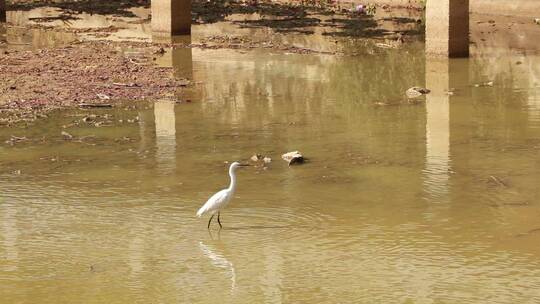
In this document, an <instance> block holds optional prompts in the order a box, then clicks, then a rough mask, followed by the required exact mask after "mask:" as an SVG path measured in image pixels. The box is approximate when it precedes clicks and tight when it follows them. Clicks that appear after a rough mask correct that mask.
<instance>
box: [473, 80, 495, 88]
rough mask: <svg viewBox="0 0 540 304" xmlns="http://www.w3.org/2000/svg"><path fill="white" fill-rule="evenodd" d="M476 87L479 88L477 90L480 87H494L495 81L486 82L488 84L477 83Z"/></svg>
mask: <svg viewBox="0 0 540 304" xmlns="http://www.w3.org/2000/svg"><path fill="white" fill-rule="evenodd" d="M474 86H475V87H477V88H479V87H492V86H493V81H486V82H482V83H477V84H475V85H474Z"/></svg>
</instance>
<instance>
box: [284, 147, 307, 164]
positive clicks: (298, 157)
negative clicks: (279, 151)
mask: <svg viewBox="0 0 540 304" xmlns="http://www.w3.org/2000/svg"><path fill="white" fill-rule="evenodd" d="M281 158H283V160H284V161H286V162H288V163H289V166H291V165H296V164H303V163H304V161H305V159H304V156H303V155H302V153H300V152H298V151H292V152H287V153H285V154H283V155H281Z"/></svg>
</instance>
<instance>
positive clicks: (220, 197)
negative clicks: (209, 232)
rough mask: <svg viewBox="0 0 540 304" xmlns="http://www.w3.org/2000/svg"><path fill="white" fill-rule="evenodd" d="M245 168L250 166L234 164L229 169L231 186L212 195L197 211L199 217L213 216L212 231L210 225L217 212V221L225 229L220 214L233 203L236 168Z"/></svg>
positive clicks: (209, 221)
mask: <svg viewBox="0 0 540 304" xmlns="http://www.w3.org/2000/svg"><path fill="white" fill-rule="evenodd" d="M243 166H248V165H242V164H240V163H239V162H234V163H232V164H231V166H230V167H229V176H230V177H231V184H230V185H229V188H227V189H223V190H221V191H219V192H217V193H216V194H214V195H212V197H210V198H209V199H208V201H206V203H205V204H204V205H203V206H202V207H201V209H199V211H197V216H198V217H201V216H202V215H203V214H206V213H210V214H212V216H211V217H210V220H208V229H210V223H211V222H212V219H213V218H214V215H215V214H216V212H217V215H218V218H217V220H218V224H219V227H220V228H223V226H221V221H220V220H219V213H220V211H221V209H223V208H225V206H227V205H228V204H229V202H230V201H231V199H232V198H233V196H234V190H235V189H236V175H235V171H236V168H238V167H243Z"/></svg>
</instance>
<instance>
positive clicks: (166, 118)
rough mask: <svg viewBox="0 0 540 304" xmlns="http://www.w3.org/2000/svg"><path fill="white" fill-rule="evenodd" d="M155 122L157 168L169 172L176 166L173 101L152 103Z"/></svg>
mask: <svg viewBox="0 0 540 304" xmlns="http://www.w3.org/2000/svg"><path fill="white" fill-rule="evenodd" d="M154 119H155V124H156V147H157V151H156V160H157V166H158V170H160V171H164V172H165V173H170V172H171V171H174V168H176V118H175V113H174V101H169V100H160V101H157V102H156V103H154Z"/></svg>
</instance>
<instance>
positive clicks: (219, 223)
mask: <svg viewBox="0 0 540 304" xmlns="http://www.w3.org/2000/svg"><path fill="white" fill-rule="evenodd" d="M217 222H218V224H219V228H223V226H221V222H220V221H219V212H218V213H217Z"/></svg>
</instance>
